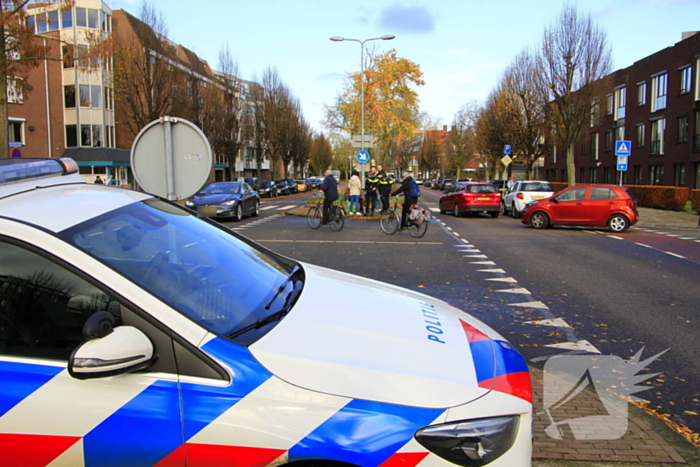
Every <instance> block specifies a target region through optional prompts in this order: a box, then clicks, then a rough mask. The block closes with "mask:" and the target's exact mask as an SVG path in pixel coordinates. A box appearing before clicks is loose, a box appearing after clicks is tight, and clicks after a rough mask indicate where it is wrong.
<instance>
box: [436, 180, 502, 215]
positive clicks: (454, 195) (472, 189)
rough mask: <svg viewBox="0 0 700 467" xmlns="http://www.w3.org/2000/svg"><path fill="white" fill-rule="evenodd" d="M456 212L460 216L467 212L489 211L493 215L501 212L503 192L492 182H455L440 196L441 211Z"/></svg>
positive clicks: (443, 212)
mask: <svg viewBox="0 0 700 467" xmlns="http://www.w3.org/2000/svg"><path fill="white" fill-rule="evenodd" d="M448 211H450V212H452V213H454V215H455V217H460V216H461V215H463V214H466V213H475V214H478V213H480V212H488V213H489V214H491V217H494V218H495V217H498V215H499V214H500V213H501V193H500V192H499V191H498V190H497V189H496V187H495V186H493V185H492V184H491V183H484V182H468V183H455V184H454V185H452V186H450V187H448V188H447V190H445V196H443V197H441V198H440V213H442V214H445V213H446V212H448Z"/></svg>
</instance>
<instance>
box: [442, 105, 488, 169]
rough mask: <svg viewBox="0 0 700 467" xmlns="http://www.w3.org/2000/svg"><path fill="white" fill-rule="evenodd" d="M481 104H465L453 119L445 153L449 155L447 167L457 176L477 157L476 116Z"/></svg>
mask: <svg viewBox="0 0 700 467" xmlns="http://www.w3.org/2000/svg"><path fill="white" fill-rule="evenodd" d="M479 110H480V106H479V104H477V103H476V102H470V103H468V104H464V105H463V106H462V108H461V109H459V111H458V112H457V114H456V115H455V117H454V120H453V121H452V128H451V129H450V132H449V133H448V135H447V139H446V141H445V153H446V154H447V155H448V156H449V161H448V163H447V164H446V166H447V167H449V168H450V170H451V171H452V172H453V173H454V175H455V177H456V178H461V177H460V175H461V173H462V169H463V168H464V166H465V165H467V164H468V163H469V162H470V161H471V160H472V159H474V157H476V134H475V133H476V118H477V116H478V114H479Z"/></svg>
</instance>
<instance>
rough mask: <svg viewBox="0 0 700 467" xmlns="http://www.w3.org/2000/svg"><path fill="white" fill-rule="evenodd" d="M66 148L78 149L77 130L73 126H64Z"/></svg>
mask: <svg viewBox="0 0 700 467" xmlns="http://www.w3.org/2000/svg"><path fill="white" fill-rule="evenodd" d="M66 147H67V148H76V147H78V129H77V127H76V126H75V125H66Z"/></svg>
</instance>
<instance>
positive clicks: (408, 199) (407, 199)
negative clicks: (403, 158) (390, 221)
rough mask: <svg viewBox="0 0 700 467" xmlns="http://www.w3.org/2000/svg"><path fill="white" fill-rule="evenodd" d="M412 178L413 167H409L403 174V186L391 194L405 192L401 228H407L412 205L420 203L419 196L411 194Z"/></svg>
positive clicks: (395, 194)
mask: <svg viewBox="0 0 700 467" xmlns="http://www.w3.org/2000/svg"><path fill="white" fill-rule="evenodd" d="M412 180H413V169H411V168H410V167H409V168H408V169H406V172H404V174H403V181H402V182H401V186H400V187H399V188H398V189H397V190H396V191H395V192H393V193H392V194H391V196H397V195H399V194H401V193H403V207H402V208H401V229H405V228H406V226H407V225H408V223H407V221H408V214H409V212H411V206H412V205H414V204H416V203H418V198H417V197H414V196H410V192H411V190H410V188H411V181H412Z"/></svg>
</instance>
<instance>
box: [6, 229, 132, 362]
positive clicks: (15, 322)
mask: <svg viewBox="0 0 700 467" xmlns="http://www.w3.org/2000/svg"><path fill="white" fill-rule="evenodd" d="M98 311H108V312H110V313H112V315H113V316H114V317H115V325H116V326H118V325H120V324H121V313H120V309H119V303H118V302H117V301H116V300H115V299H113V298H112V297H110V296H109V295H107V294H105V293H104V292H102V291H101V290H99V289H97V288H96V287H94V286H93V285H91V284H90V283H88V282H86V281H85V280H83V279H82V278H80V277H78V276H77V275H75V274H74V273H73V272H71V271H69V270H67V269H66V268H64V267H63V266H61V265H59V264H57V263H54V262H53V261H50V260H49V259H47V258H45V257H43V256H41V255H39V254H38V253H36V252H34V251H30V250H28V249H25V248H23V247H21V246H18V245H15V244H13V243H9V242H7V241H4V240H3V241H0V354H2V355H13V356H20V357H30V358H45V359H51V360H65V361H68V358H69V357H70V354H71V352H72V351H73V350H74V349H75V348H76V347H77V346H78V344H80V343H81V342H83V340H84V339H83V337H82V332H83V324H84V323H85V320H86V319H87V318H88V317H89V316H91V315H92V314H94V313H96V312H98Z"/></svg>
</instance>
